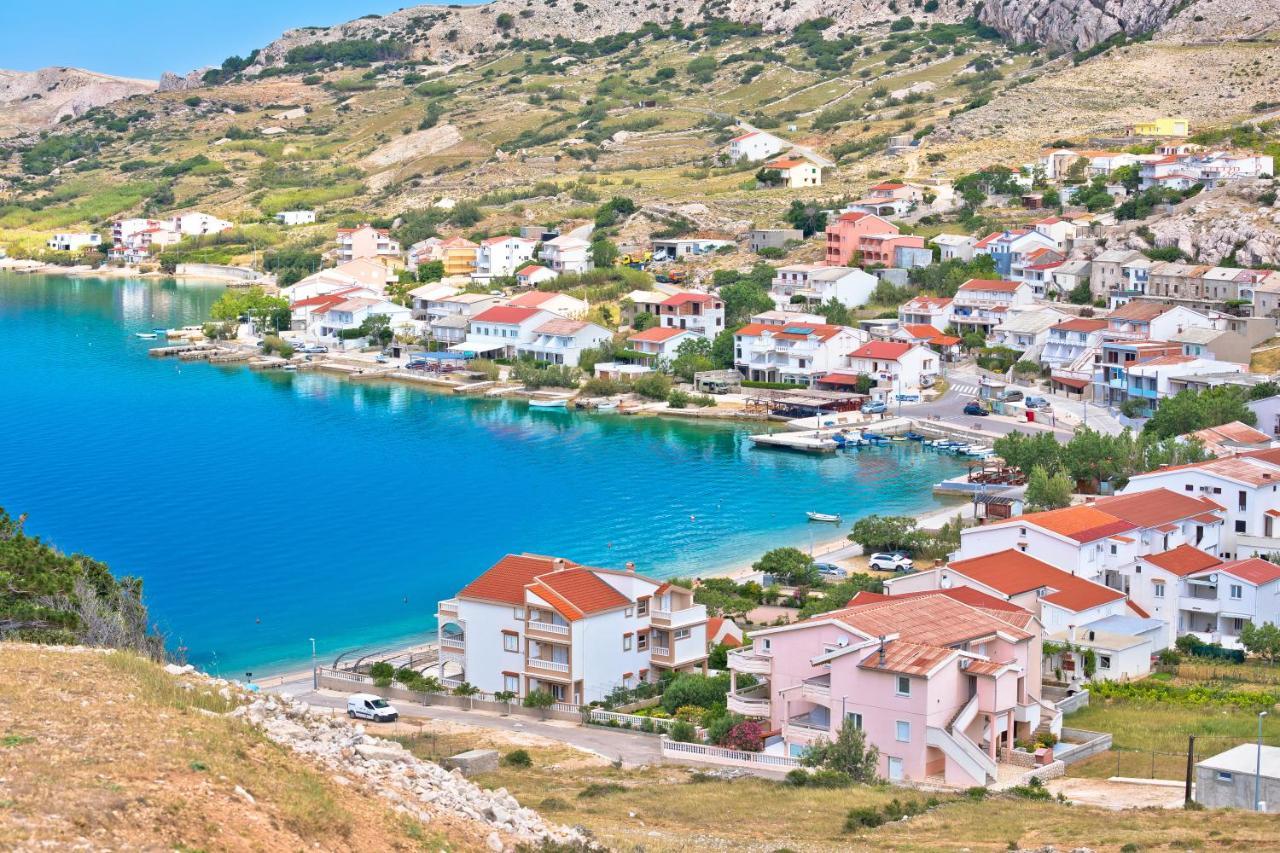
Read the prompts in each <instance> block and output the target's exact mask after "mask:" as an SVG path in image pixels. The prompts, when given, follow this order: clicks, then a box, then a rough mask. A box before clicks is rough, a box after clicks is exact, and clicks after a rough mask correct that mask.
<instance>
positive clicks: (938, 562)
mask: <svg viewBox="0 0 1280 853" xmlns="http://www.w3.org/2000/svg"><path fill="white" fill-rule="evenodd" d="M933 567H934V568H935V569H940V568H942V558H941V557H934V558H933Z"/></svg>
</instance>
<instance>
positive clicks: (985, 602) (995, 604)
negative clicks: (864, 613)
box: [848, 586, 1031, 615]
mask: <svg viewBox="0 0 1280 853" xmlns="http://www.w3.org/2000/svg"><path fill="white" fill-rule="evenodd" d="M874 594H875V593H866V592H860V593H858V594H857V595H855V596H854V597H853V598H851V599H850V600H849V605H848V606H850V607H852V606H854V602H858V603H865V602H864V600H863V598H862V596H864V595H874ZM921 595H945V596H946V597H947V598H954V599H955V600H956V601H959V602H961V603H962V604H967V605H969V606H970V607H977V608H978V609H980V610H1000V611H1005V612H1009V613H1026V614H1028V615H1030V613H1031V612H1030V611H1029V610H1026V609H1024V608H1022V607H1019V606H1018V605H1016V604H1014V603H1013V602H1010V601H1005V600H1004V599H1003V598H996V597H995V596H994V595H987V594H986V593H985V592H983V591H982V590H980V589H974V588H973V587H971V586H953V587H951V588H950V589H939V590H925V591H922V592H904V593H899V594H897V595H894V596H888V595H886V596H881V597H882V598H911V597H913V596H917V597H918V596H921Z"/></svg>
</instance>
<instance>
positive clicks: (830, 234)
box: [825, 212, 899, 267]
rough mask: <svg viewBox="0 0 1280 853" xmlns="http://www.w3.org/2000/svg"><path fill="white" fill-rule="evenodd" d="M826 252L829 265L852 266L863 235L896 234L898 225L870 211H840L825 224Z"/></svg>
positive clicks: (856, 257)
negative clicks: (833, 219)
mask: <svg viewBox="0 0 1280 853" xmlns="http://www.w3.org/2000/svg"><path fill="white" fill-rule="evenodd" d="M825 233H826V240H827V254H826V263H827V265H829V266H836V267H849V266H854V265H855V264H856V262H857V260H858V257H859V255H858V253H859V251H860V248H861V241H862V238H863V237H866V236H869V235H873V234H874V235H881V234H888V235H893V234H898V233H899V231H898V226H896V225H894V224H893V223H892V222H890V221H889V220H887V219H884V218H883V217H880V216H875V215H874V214H870V213H857V212H855V213H842V214H840V216H838V217H837V218H836V219H835V221H834V222H830V223H828V224H827V229H826V232H825Z"/></svg>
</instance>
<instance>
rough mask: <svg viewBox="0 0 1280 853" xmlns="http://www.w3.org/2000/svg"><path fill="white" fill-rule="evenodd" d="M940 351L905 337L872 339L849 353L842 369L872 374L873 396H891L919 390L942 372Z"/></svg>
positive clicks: (885, 398) (889, 397) (885, 397)
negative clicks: (885, 339) (881, 339)
mask: <svg viewBox="0 0 1280 853" xmlns="http://www.w3.org/2000/svg"><path fill="white" fill-rule="evenodd" d="M938 365H939V356H938V353H936V352H934V351H933V350H931V349H929V348H928V347H924V346H919V345H917V344H912V343H905V342H902V341H871V342H869V343H865V344H863V345H862V346H860V347H858V348H857V349H855V350H853V351H851V352H850V353H848V355H847V356H846V358H845V364H844V367H843V368H842V372H847V373H856V374H861V375H865V376H870V377H871V378H872V379H874V380H875V381H876V387H875V388H873V389H872V391H871V393H872V395H873V396H875V397H877V398H879V399H882V400H886V401H888V400H891V399H893V398H894V395H898V394H918V393H920V389H921V388H922V387H924V386H923V385H922V384H921V381H922V380H926V379H932V378H934V377H936V376H937V375H938V369H939V367H938Z"/></svg>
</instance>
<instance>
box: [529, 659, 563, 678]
mask: <svg viewBox="0 0 1280 853" xmlns="http://www.w3.org/2000/svg"><path fill="white" fill-rule="evenodd" d="M525 669H530V670H537V671H538V672H542V673H546V672H553V673H559V674H560V675H563V676H565V677H568V675H569V662H568V661H558V660H544V659H542V658H529V659H528V660H527V661H525Z"/></svg>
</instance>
